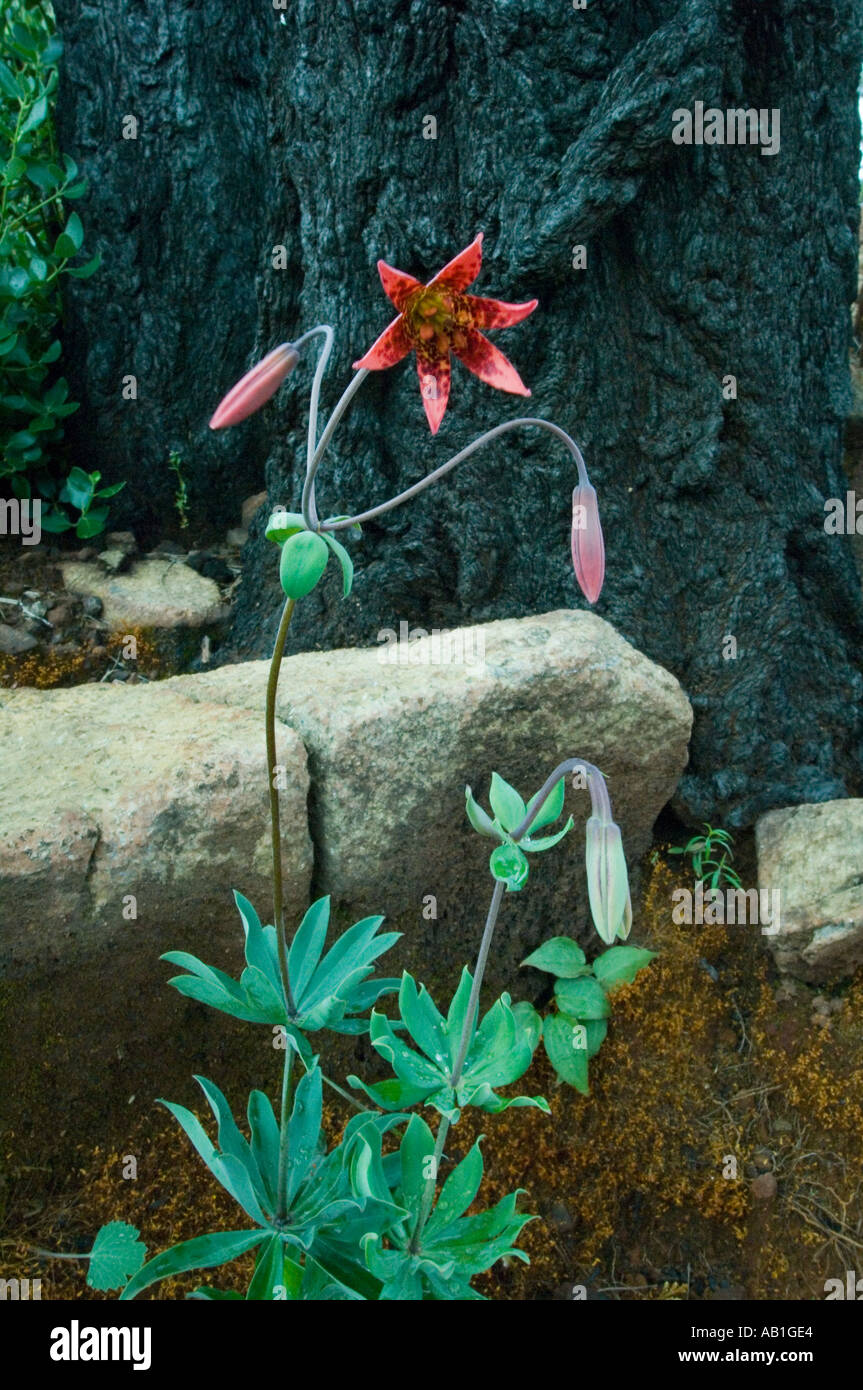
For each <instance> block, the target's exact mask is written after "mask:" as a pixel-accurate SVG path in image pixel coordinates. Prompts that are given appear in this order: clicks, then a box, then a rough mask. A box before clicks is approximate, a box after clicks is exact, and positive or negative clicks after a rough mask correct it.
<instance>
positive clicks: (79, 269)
mask: <svg viewBox="0 0 863 1390" xmlns="http://www.w3.org/2000/svg"><path fill="white" fill-rule="evenodd" d="M101 264H102V252H101V251H97V252H96V254H95V256H93V258H92V260H89V261H86V262H85V263H84V265H70V266H67V268H66V272H65V273H66V274H67V275H71V276H72V278H73V279H75V280H89V279H90V276H91V275H95V274H96V271H97V270H98V269H99V267H100V266H101Z"/></svg>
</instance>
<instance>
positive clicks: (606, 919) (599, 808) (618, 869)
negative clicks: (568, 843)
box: [585, 767, 632, 946]
mask: <svg viewBox="0 0 863 1390" xmlns="http://www.w3.org/2000/svg"><path fill="white" fill-rule="evenodd" d="M588 787H589V789H590V799H591V815H590V816H589V817H588V821H587V835H586V846H585V863H586V865H587V895H588V898H589V900H590V915H591V917H592V918H593V924H594V926H595V927H596V930H597V932H598V933H599V935H600V936H601V938H602V940H603V941H604V942H605V944H606V945H607V946H611V945H612V944H613V943H614V940H615V938H616V937H619V938H620V939H621V941H625V940H626V938H627V937H628V936H629V933H630V931H631V930H632V901H631V898H630V894H629V875H628V873H627V870H626V858H625V857H624V853H623V840H622V838H621V834H620V827H619V826H618V825H616V824H615V822H614V820H613V818H612V814H611V798H610V797H609V795H608V788H607V786H606V785H605V778H604V777H603V776H602V773H601V772H600V771H599V770H598V768H593V767H591V768H590V770H589V772H588Z"/></svg>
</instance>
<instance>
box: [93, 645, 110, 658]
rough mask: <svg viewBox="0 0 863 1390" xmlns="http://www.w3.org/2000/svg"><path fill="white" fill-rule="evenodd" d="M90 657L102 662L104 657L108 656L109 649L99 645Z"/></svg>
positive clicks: (94, 648)
mask: <svg viewBox="0 0 863 1390" xmlns="http://www.w3.org/2000/svg"><path fill="white" fill-rule="evenodd" d="M90 655H91V656H92V657H94V658H95V659H96V660H97V661H101V660H102V658H103V657H105V656H107V655H108V648H107V647H103V646H101V645H97V646H95V647H93V648H92V650H91V652H90Z"/></svg>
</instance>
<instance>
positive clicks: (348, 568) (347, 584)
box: [321, 531, 354, 598]
mask: <svg viewBox="0 0 863 1390" xmlns="http://www.w3.org/2000/svg"><path fill="white" fill-rule="evenodd" d="M321 535H322V536H323V538H324V540H325V541H326V543H327V545H328V546H329V547H330V550H331V551H332V552H333V554H334V555H335V557H336V559H337V560H338V562H339V564H340V565H341V567H342V581H343V587H342V597H343V598H347V596H348V594H349V593H350V592H351V585H352V584H353V582H354V562H353V560H352V559H351V557H350V555H349V554H348V552H347V551H346V550H345V547H344V546H343V545H342V544H341V543H340V542H339V541H337V540H336V538H335V536H331V535H330V533H329V531H322V532H321Z"/></svg>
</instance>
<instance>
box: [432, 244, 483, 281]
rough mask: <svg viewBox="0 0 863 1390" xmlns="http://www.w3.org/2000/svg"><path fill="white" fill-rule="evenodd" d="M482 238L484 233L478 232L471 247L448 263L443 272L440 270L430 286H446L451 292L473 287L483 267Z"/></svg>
mask: <svg viewBox="0 0 863 1390" xmlns="http://www.w3.org/2000/svg"><path fill="white" fill-rule="evenodd" d="M482 236H483V234H482V232H478V233H477V235H476V236H475V237H474V239H473V241H472V242H471V244H470V246H466V247H465V249H464V250H463V251H459V253H458V255H457V256H453V258H452V260H451V261H447V263H446V265H445V266H444V268H443V270H439V271H438V273H437V275H436V276H435V277H434V279H433V280H430V281H429V284H430V285H446V286H447V288H448V289H451V290H466V289H467V287H468V285H472V284H473V282H474V280H475V279H476V277H477V276H478V275H479V272H480V267H481V266H482Z"/></svg>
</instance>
